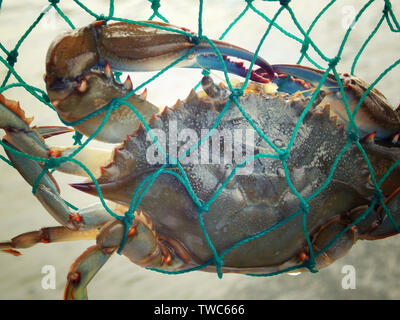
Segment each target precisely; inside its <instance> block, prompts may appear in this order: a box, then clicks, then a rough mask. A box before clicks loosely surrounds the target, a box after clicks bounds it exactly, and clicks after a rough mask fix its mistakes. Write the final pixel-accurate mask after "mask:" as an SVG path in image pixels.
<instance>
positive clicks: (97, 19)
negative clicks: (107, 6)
mask: <svg viewBox="0 0 400 320" xmlns="http://www.w3.org/2000/svg"><path fill="white" fill-rule="evenodd" d="M108 20H109V18H108V17H106V16H105V15H104V14H101V15H99V16H98V17H97V18H96V21H104V22H103V25H104V24H106V21H108Z"/></svg>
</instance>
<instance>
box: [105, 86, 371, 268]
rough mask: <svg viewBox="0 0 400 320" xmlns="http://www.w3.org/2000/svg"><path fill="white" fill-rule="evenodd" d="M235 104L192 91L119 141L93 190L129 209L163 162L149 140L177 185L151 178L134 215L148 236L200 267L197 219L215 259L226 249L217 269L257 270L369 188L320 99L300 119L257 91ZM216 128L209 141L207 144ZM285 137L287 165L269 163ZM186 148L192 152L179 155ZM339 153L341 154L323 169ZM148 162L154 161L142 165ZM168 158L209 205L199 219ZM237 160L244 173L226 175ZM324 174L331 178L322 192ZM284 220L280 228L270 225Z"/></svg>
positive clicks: (300, 243) (297, 111) (295, 248)
mask: <svg viewBox="0 0 400 320" xmlns="http://www.w3.org/2000/svg"><path fill="white" fill-rule="evenodd" d="M321 100H322V101H321ZM238 102H239V105H240V106H241V109H242V110H240V108H239V107H238V106H237V105H236V104H235V103H234V102H232V101H230V100H227V99H225V100H223V101H221V100H215V99H212V98H210V97H208V96H206V95H205V94H202V95H198V94H196V93H195V92H194V91H192V92H191V93H190V95H189V96H188V97H187V99H186V100H184V101H178V102H177V103H176V104H175V105H174V106H173V107H172V108H166V109H165V110H164V111H163V112H162V113H160V114H159V115H155V116H154V117H153V119H152V120H151V121H150V123H149V127H150V129H151V134H150V132H149V131H148V130H146V129H145V128H140V129H139V130H138V131H137V132H136V133H134V134H133V135H131V136H128V137H127V139H126V141H125V142H124V143H123V145H122V146H121V147H119V148H118V149H116V150H115V153H114V159H113V162H112V163H111V164H110V165H108V166H107V167H106V168H104V171H103V175H102V176H101V177H100V178H99V179H98V182H99V183H100V185H101V189H102V192H103V196H104V197H105V198H108V199H110V200H113V201H116V202H119V203H121V204H124V205H127V206H129V205H130V203H131V201H132V199H133V198H134V195H135V192H136V191H137V189H138V187H139V185H140V184H141V183H142V182H143V181H144V179H146V177H148V176H149V174H152V173H155V172H157V170H158V169H159V168H160V167H161V165H162V164H163V163H164V162H163V161H165V157H164V156H163V155H162V152H161V151H160V149H158V147H157V145H156V144H155V142H154V139H157V141H158V143H159V146H161V147H162V148H163V149H164V151H165V154H168V155H169V163H170V164H169V165H167V166H166V168H165V169H166V170H170V171H174V172H175V173H176V174H179V175H180V176H181V177H182V179H178V178H177V177H176V176H174V175H172V174H170V173H168V172H162V173H160V174H157V176H156V178H155V179H154V180H153V181H152V185H151V186H150V187H149V188H148V190H147V191H146V192H145V194H144V195H143V198H142V199H141V201H140V203H139V206H138V209H139V210H141V211H142V212H143V213H144V214H145V215H146V216H148V217H149V218H150V220H151V221H152V227H153V228H154V230H155V231H156V232H157V233H159V234H162V235H163V236H166V237H169V238H171V239H174V240H176V241H179V242H180V243H181V244H182V245H183V246H184V247H185V248H186V249H187V250H188V251H189V252H190V254H191V255H192V256H193V260H194V261H197V263H199V264H201V263H204V262H205V261H207V260H209V259H211V258H212V257H213V255H212V251H211V249H210V248H209V246H208V244H207V241H206V238H205V235H204V232H203V230H202V228H201V226H200V221H199V218H200V219H202V220H203V221H204V227H205V230H206V232H207V234H208V236H209V238H210V241H211V242H212V244H213V245H214V246H215V249H216V250H217V252H218V253H223V252H225V251H226V250H229V252H226V255H224V268H225V270H226V271H229V270H231V271H234V270H236V269H238V270H243V269H248V270H253V271H257V270H259V271H260V272H261V271H265V270H267V268H268V267H271V266H277V265H282V264H283V263H284V262H285V261H288V260H290V259H292V258H293V257H296V255H297V253H298V252H299V250H301V248H303V247H304V246H306V238H305V235H304V230H306V231H307V232H308V233H309V234H312V233H313V232H314V231H316V230H317V229H318V227H320V226H321V225H322V224H323V223H324V222H326V221H327V220H328V219H329V218H331V217H333V216H335V215H339V214H342V213H344V212H346V211H348V210H351V209H352V208H355V207H357V206H359V205H362V204H366V203H368V197H369V196H370V194H371V192H372V190H371V187H370V186H369V185H368V183H367V181H368V172H365V170H364V171H363V173H361V171H360V168H361V167H362V166H363V159H362V157H361V154H360V153H359V151H358V149H357V147H356V146H355V145H354V144H352V145H347V146H346V144H347V137H346V134H345V132H344V129H343V126H341V125H340V124H339V123H337V120H336V119H335V118H332V117H330V110H329V106H328V105H325V104H324V101H323V98H321V99H317V100H316V102H315V103H314V104H313V105H312V106H310V107H309V109H308V110H306V112H305V109H306V108H307V107H308V104H309V98H306V97H303V96H301V95H293V96H290V95H288V94H284V93H279V92H278V93H274V94H271V93H266V92H265V91H264V90H263V89H262V88H258V89H257V90H250V91H249V92H247V91H245V94H244V95H243V96H241V97H240V98H238ZM222 112H223V114H222ZM303 113H304V114H305V116H304V119H302V121H301V124H300V126H299V127H298V130H297V132H296V133H295V134H294V132H295V128H296V125H297V124H298V122H299V119H300V117H301V116H302V114H303ZM246 117H248V118H249V119H251V120H252V122H253V124H254V126H252V124H251V123H250V122H249V121H248V120H247V119H246ZM217 120H219V122H218V125H217V126H215V127H214V130H213V133H212V134H211V135H210V136H207V135H206V134H207V133H208V132H209V131H210V130H211V129H212V128H213V126H214V125H215V124H216V122H217ZM256 127H257V128H258V129H255V128H256ZM258 130H259V131H258ZM259 133H263V134H264V135H265V137H267V138H268V140H269V141H268V140H266V139H264V138H263V137H262V136H261V135H260V134H259ZM246 134H247V135H246ZM202 137H203V138H204V139H203V140H202V143H201V144H200V145H199V146H198V144H199V141H200V139H201V138H202ZM292 137H294V143H293V144H292V147H291V148H290V150H288V158H287V159H279V158H277V157H276V155H277V150H278V149H280V150H285V149H286V148H287V147H288V146H289V144H290V141H291V139H292ZM273 145H274V146H275V147H273ZM191 146H197V147H193V150H192V152H191V153H190V154H188V155H186V157H185V156H183V155H184V153H185V151H187V150H188V149H189V147H191ZM345 146H346V147H345ZM343 148H346V149H345V152H344V154H343V156H342V157H341V158H340V160H339V162H338V164H337V167H336V169H335V170H334V171H332V166H333V164H334V162H335V160H336V158H337V156H338V155H339V153H340V152H341V151H342V150H343ZM235 152H236V153H235ZM232 154H233V155H232ZM229 155H230V156H229ZM271 155H274V157H273V158H271V157H270V156H271ZM150 156H153V158H154V157H156V158H157V157H159V158H160V159H162V160H163V161H160V162H159V163H154V161H153V163H151V161H149V157H150ZM176 157H180V165H181V167H182V169H183V170H184V171H185V173H186V176H187V179H188V181H187V182H188V183H187V184H186V186H190V190H191V192H192V193H193V194H195V195H196V197H197V198H198V200H199V201H200V203H201V204H205V203H207V202H209V201H210V199H211V200H212V202H211V203H210V205H209V210H208V211H207V212H199V208H198V206H197V205H196V203H195V201H194V200H193V199H192V197H191V194H190V193H191V192H188V190H187V189H186V186H185V185H184V183H183V182H182V181H183V180H184V179H186V178H185V177H183V176H182V174H181V173H180V171H179V169H178V168H177V165H175V164H174V163H173V159H174V158H176ZM246 158H247V162H246V170H244V171H241V172H239V171H237V172H236V174H232V170H234V168H235V167H236V166H237V165H238V164H239V163H241V162H243V160H244V159H246ZM171 159H172V160H171ZM153 160H154V159H153ZM282 160H283V161H282ZM284 162H285V163H286V166H287V174H285V169H284ZM331 171H332V172H331ZM330 174H333V175H332V179H331V180H330V182H329V184H327V185H325V186H324V184H325V182H326V181H327V179H328V176H329V175H330ZM227 179H228V180H227ZM289 181H290V182H291V183H292V184H293V186H294V188H295V189H296V190H297V192H298V195H296V194H295V191H294V190H292V189H291V187H290V186H289V183H288V182H289ZM226 182H228V183H226ZM225 183H226V184H225ZM299 196H300V197H301V198H302V199H305V200H307V203H308V214H305V212H304V211H302V210H301V201H300V197H299ZM197 204H199V203H197ZM303 209H304V208H303ZM306 211H307V210H306ZM303 218H305V219H304V220H303ZM285 219H288V221H286V222H285V223H282V224H280V223H281V222H282V221H283V220H285ZM269 228H271V230H270V231H268V232H265V231H266V230H268V229H269ZM254 236H256V238H255V239H251V240H250V241H244V243H243V244H242V245H240V246H237V247H235V248H234V249H233V250H230V248H231V247H232V246H234V245H235V244H236V243H238V242H239V241H242V240H245V239H247V238H249V237H254Z"/></svg>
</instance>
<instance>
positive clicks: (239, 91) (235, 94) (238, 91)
mask: <svg viewBox="0 0 400 320" xmlns="http://www.w3.org/2000/svg"><path fill="white" fill-rule="evenodd" d="M243 94H244V91H243V89H240V88H235V89H233V90H232V93H231V94H230V96H229V98H230V99H231V100H232V99H233V98H239V97H241V96H243Z"/></svg>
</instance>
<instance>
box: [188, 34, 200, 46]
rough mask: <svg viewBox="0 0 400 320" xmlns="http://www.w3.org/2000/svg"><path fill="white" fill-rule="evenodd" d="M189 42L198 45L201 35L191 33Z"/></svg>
mask: <svg viewBox="0 0 400 320" xmlns="http://www.w3.org/2000/svg"><path fill="white" fill-rule="evenodd" d="M190 42H191V43H193V44H194V45H195V46H197V45H199V44H200V42H201V37H199V36H196V35H194V34H193V35H192V36H191V37H190Z"/></svg>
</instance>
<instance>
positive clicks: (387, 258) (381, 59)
mask: <svg viewBox="0 0 400 320" xmlns="http://www.w3.org/2000/svg"><path fill="white" fill-rule="evenodd" d="M366 2H367V1H361V0H346V1H345V0H338V1H337V2H336V3H335V4H334V5H332V7H331V8H330V9H329V10H328V12H327V13H326V14H325V15H324V16H323V17H322V18H321V19H320V21H319V22H318V23H317V25H316V27H315V28H314V30H313V32H312V33H311V37H312V39H313V40H314V42H315V43H316V44H317V45H318V47H319V48H320V49H321V50H322V52H324V54H325V55H327V56H328V57H334V56H335V55H336V53H337V51H338V49H339V46H340V44H341V41H342V39H343V37H344V35H345V33H346V27H347V26H348V25H349V24H350V22H351V21H352V19H353V18H354V15H355V14H356V13H357V12H358V11H359V9H360V8H361V7H362V6H363V5H364V4H365V3H366ZM82 3H84V4H85V5H86V6H88V7H89V8H90V9H91V10H92V11H94V12H96V13H98V14H101V13H103V14H105V15H107V13H108V3H109V1H106V0H82ZM48 4H49V2H48V1H46V0H35V1H28V0H21V1H14V0H4V1H3V3H2V8H1V11H0V41H1V43H2V44H3V45H4V46H5V47H6V48H7V49H8V50H11V49H12V48H14V46H15V44H16V43H17V41H18V39H19V38H20V37H21V35H22V34H23V33H24V32H25V31H26V30H27V29H28V27H29V26H30V25H31V24H32V22H33V21H34V20H35V19H36V17H37V16H38V15H39V13H40V12H41V11H42V10H44V9H45V8H46V7H47V6H48ZM326 4H328V1H326V0H324V1H315V0H297V1H292V2H291V3H290V6H291V7H292V9H293V11H294V12H295V14H296V17H297V19H298V21H299V23H300V24H301V26H302V27H303V28H304V29H307V28H308V26H309V25H310V24H311V22H312V21H313V19H314V18H315V17H316V15H317V14H318V13H319V11H320V10H321V9H322V8H323V7H324V6H325V5H326ZM392 4H393V9H394V11H395V13H396V14H397V16H400V7H399V6H398V2H395V1H392ZM245 5H246V2H245V1H238V0H237V1H234V0H224V1H222V0H218V1H211V0H206V1H204V14H203V21H202V22H203V28H204V31H203V33H204V34H206V35H207V36H208V37H209V38H211V39H217V38H218V37H219V36H220V35H221V34H222V33H223V31H224V30H225V29H226V28H227V26H228V25H229V24H230V23H231V22H232V21H233V20H234V19H235V18H236V17H237V16H238V15H239V14H240V12H241V11H242V10H243V9H244V7H245ZM253 5H254V6H255V7H256V8H257V9H259V10H260V11H262V12H263V13H264V14H266V15H267V16H268V17H269V18H272V17H273V15H274V14H275V12H276V11H277V9H278V8H279V2H272V3H271V2H263V1H260V0H256V1H254V2H253ZM383 6H384V1H375V2H374V3H373V4H372V5H371V6H370V7H369V8H368V9H367V10H366V11H365V14H364V15H363V16H362V17H361V19H360V20H359V23H358V24H357V25H356V27H355V28H354V29H353V30H352V32H351V34H350V37H349V39H348V41H347V43H346V46H345V49H344V51H343V55H342V58H341V61H340V63H339V64H338V67H337V68H338V70H339V71H343V72H345V71H350V68H351V65H352V62H353V59H354V57H355V55H356V53H357V52H358V50H359V49H360V47H361V45H362V44H363V42H364V41H365V39H366V38H367V37H368V35H369V34H370V33H371V31H372V30H373V29H374V28H375V26H376V24H377V23H378V21H379V19H380V17H381V14H382V9H383ZM59 7H60V8H61V9H62V10H63V11H64V12H65V14H66V15H67V16H68V17H69V18H70V19H71V21H72V22H73V24H74V25H75V26H76V27H80V26H84V25H87V24H89V23H91V22H92V21H93V17H91V16H90V15H89V14H87V13H86V12H84V11H83V10H82V8H80V7H79V6H78V5H77V4H76V3H75V2H73V1H72V0H62V1H60V3H59ZM159 10H160V13H162V15H163V16H165V17H166V18H167V19H168V20H169V22H170V23H172V24H175V25H178V26H185V27H187V28H189V29H191V30H193V31H196V30H197V25H198V10H199V5H198V1H194V0H186V1H182V0H168V1H161V7H160V9H159ZM151 14H152V10H151V8H150V2H148V1H145V0H115V16H117V17H122V18H129V19H132V20H146V19H147V18H149V17H150V16H151ZM277 22H278V24H279V25H281V26H282V27H284V28H285V29H286V30H289V31H290V32H292V33H293V34H295V35H296V36H298V37H300V38H302V36H301V34H300V32H299V31H298V30H297V28H296V26H295V25H294V24H293V22H292V20H291V18H290V15H289V14H288V13H287V12H284V13H283V14H281V15H280V16H279V18H278V20H277ZM266 28H267V23H266V22H265V21H264V20H263V19H262V18H260V17H259V16H258V15H256V14H255V13H254V12H251V11H249V12H247V13H246V15H245V16H244V17H243V18H242V19H241V20H240V22H239V23H238V24H237V25H236V26H235V27H234V28H233V29H232V30H231V31H230V33H228V35H227V36H226V37H225V40H226V41H228V42H231V43H233V44H236V45H239V46H241V47H244V48H246V49H248V50H250V51H254V50H255V49H256V47H257V45H258V43H259V41H260V39H261V37H262V35H263V34H264V32H265V30H266ZM69 29H70V28H69V26H68V25H67V24H66V23H65V21H64V20H62V19H61V18H60V16H59V15H57V13H56V12H55V10H54V9H51V10H50V11H49V12H48V13H47V14H46V16H45V17H44V18H43V19H42V21H41V22H40V23H39V24H38V25H37V27H36V28H35V29H34V30H33V31H32V33H31V34H30V35H29V36H28V38H27V39H26V40H25V41H24V42H23V44H22V46H21V48H20V50H19V56H18V62H17V63H16V65H15V69H16V71H17V72H18V73H19V74H20V75H21V77H22V78H23V79H24V81H26V82H27V83H29V84H31V85H34V86H36V87H39V88H42V89H44V81H43V74H44V66H45V57H46V52H47V48H48V46H49V44H50V42H51V41H52V40H53V39H54V37H55V36H57V35H58V34H60V33H61V32H64V31H67V30H69ZM300 49H301V45H300V44H299V43H298V42H296V41H294V40H292V39H289V38H287V37H286V36H284V35H283V34H282V33H281V32H280V31H278V30H277V29H275V28H273V29H272V30H271V33H270V34H269V36H268V37H267V39H266V40H265V42H264V44H263V46H262V47H261V50H260V53H259V54H260V56H262V57H263V58H265V59H266V60H268V61H269V62H270V63H295V62H296V61H297V60H298V58H299V56H300ZM399 52H400V41H399V37H398V35H397V36H396V34H393V33H391V32H390V31H389V28H388V26H387V25H386V24H385V23H384V25H383V26H382V27H381V29H380V30H379V31H378V33H377V35H376V36H375V37H374V38H373V40H372V41H371V42H370V43H369V45H368V46H367V48H366V49H365V51H364V53H363V55H362V56H361V58H360V60H359V63H358V64H357V67H356V69H355V74H356V75H357V76H359V77H360V78H363V79H364V80H366V81H367V82H369V83H371V82H372V81H374V80H375V79H376V77H377V76H378V75H379V74H380V73H381V72H382V71H383V70H384V69H385V68H386V67H388V66H389V65H391V64H392V63H393V62H395V61H396V60H397V59H398V53H399ZM309 53H310V55H311V56H312V57H313V58H316V57H317V55H316V54H315V52H314V51H313V50H310V51H309ZM1 55H2V56H3V57H4V53H2V52H1ZM317 61H318V62H320V63H321V64H322V65H323V66H324V67H326V64H324V63H323V62H322V61H321V59H318V58H317ZM6 71H7V70H6V68H5V67H4V66H3V65H0V79H1V81H2V80H3V79H4V77H5V74H6ZM152 75H153V74H152V73H141V74H134V75H132V77H133V82H134V85H138V84H140V82H142V81H144V80H146V79H148V78H149V77H150V76H152ZM200 79H201V72H200V71H197V70H178V69H173V70H169V71H167V72H166V73H165V74H164V75H162V76H161V77H160V78H158V79H157V80H155V81H154V82H152V83H151V84H150V85H149V86H148V98H149V99H150V100H151V101H152V102H153V103H155V104H156V105H158V106H160V107H164V106H166V105H169V106H171V105H172V104H174V103H175V101H176V100H177V99H178V98H180V99H184V98H185V97H186V96H187V94H188V93H189V91H190V89H191V88H192V87H193V86H194V85H195V84H196V83H197V82H198V81H199V80H200ZM11 80H12V81H11V82H13V79H11ZM398 80H399V68H396V69H394V70H392V71H391V72H390V73H389V74H388V75H387V76H386V77H385V78H384V79H382V80H381V81H380V82H379V84H378V85H377V87H378V88H379V89H380V90H381V91H382V92H384V94H385V95H386V96H387V97H388V99H389V100H390V101H391V102H392V103H393V105H394V106H397V105H398V104H399V102H400V98H399V82H398ZM11 82H9V83H11ZM6 96H7V97H8V98H12V99H15V100H19V101H20V102H21V105H22V107H23V108H24V109H25V110H26V112H27V114H28V115H29V116H31V115H34V116H35V120H34V124H35V125H46V124H47V125H57V124H60V122H59V120H58V118H57V116H56V115H55V114H54V113H53V112H51V111H49V110H48V108H47V107H46V106H45V105H43V104H41V103H40V102H39V101H37V100H36V99H35V98H34V97H32V96H31V95H30V94H29V93H27V92H26V91H25V90H24V89H21V88H14V89H11V90H8V91H7V92H6ZM1 135H2V133H1ZM71 141H72V140H71V137H70V136H64V137H57V138H53V139H51V141H50V143H51V144H61V145H67V144H70V143H71ZM94 145H96V143H94ZM98 145H100V144H98ZM0 154H2V155H4V151H3V150H1V151H0ZM55 177H56V179H57V180H58V181H59V183H60V186H61V189H62V195H63V197H64V198H65V199H67V200H68V201H70V202H72V203H73V204H75V205H76V206H78V207H82V206H85V205H87V204H90V203H92V202H94V201H95V198H94V197H91V196H86V195H82V194H81V193H79V192H78V191H76V190H73V189H72V188H71V187H69V186H68V183H72V182H81V181H82V178H76V177H70V176H67V175H64V174H60V173H55ZM0 215H1V223H0V239H1V240H7V239H10V238H12V237H14V236H15V235H17V234H20V233H23V232H26V231H31V230H36V229H39V228H40V227H43V226H52V225H56V222H55V221H54V220H53V219H52V218H51V217H50V216H49V215H48V214H47V213H46V211H45V210H44V209H43V208H42V206H41V205H40V203H39V202H38V201H37V200H36V198H35V197H34V196H33V195H32V193H31V188H30V187H29V186H28V185H27V184H26V183H25V181H24V180H23V179H22V178H21V177H20V176H19V174H18V173H17V172H16V171H15V170H14V169H13V168H11V167H10V166H8V165H7V164H6V163H5V162H3V161H0ZM92 244H93V242H90V241H89V242H88V241H79V242H70V243H58V244H48V245H45V244H39V245H37V246H35V247H33V248H31V249H28V250H23V251H22V252H23V255H22V256H20V257H13V256H11V255H8V254H0V268H1V272H0V299H60V298H62V293H63V290H64V285H65V280H66V275H67V272H68V270H69V267H70V265H71V264H72V262H73V261H74V259H75V258H76V257H78V256H79V255H80V254H81V253H82V252H83V251H84V250H85V249H86V248H87V247H89V246H91V245H92ZM399 262H400V252H399V237H393V238H389V239H385V240H381V241H374V242H372V241H370V242H367V241H364V242H359V243H357V245H356V246H355V247H354V248H353V249H352V250H351V252H350V253H349V254H348V255H347V256H346V257H344V258H342V259H340V260H339V261H337V262H335V263H334V264H333V265H331V266H330V267H329V268H327V269H324V270H321V271H320V272H318V273H316V274H311V273H305V274H301V275H298V276H296V277H294V276H290V275H287V274H283V275H279V276H275V277H263V278H253V277H248V276H244V275H232V274H226V275H224V277H223V279H222V280H220V279H218V277H217V276H216V275H215V274H209V273H204V272H192V273H188V274H183V275H175V276H166V275H162V274H159V273H156V272H153V271H147V270H145V269H142V268H140V267H138V266H135V265H134V264H132V263H131V262H129V261H128V259H126V258H125V257H123V256H119V255H114V256H113V257H112V259H110V261H109V262H108V263H107V264H106V265H105V266H104V267H103V268H102V269H101V270H100V272H99V273H98V274H97V275H96V277H95V279H94V280H93V281H92V283H91V284H90V286H89V297H90V298H92V299H399V298H400V269H399V267H398V266H399ZM45 265H52V266H54V267H55V270H56V289H54V290H52V289H50V290H44V289H43V288H42V285H41V281H42V278H43V276H44V274H42V268H43V266H45ZM346 265H351V266H354V268H355V271H356V289H348V290H345V289H343V288H342V279H343V277H344V276H345V274H344V273H342V271H343V267H344V266H346Z"/></svg>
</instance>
